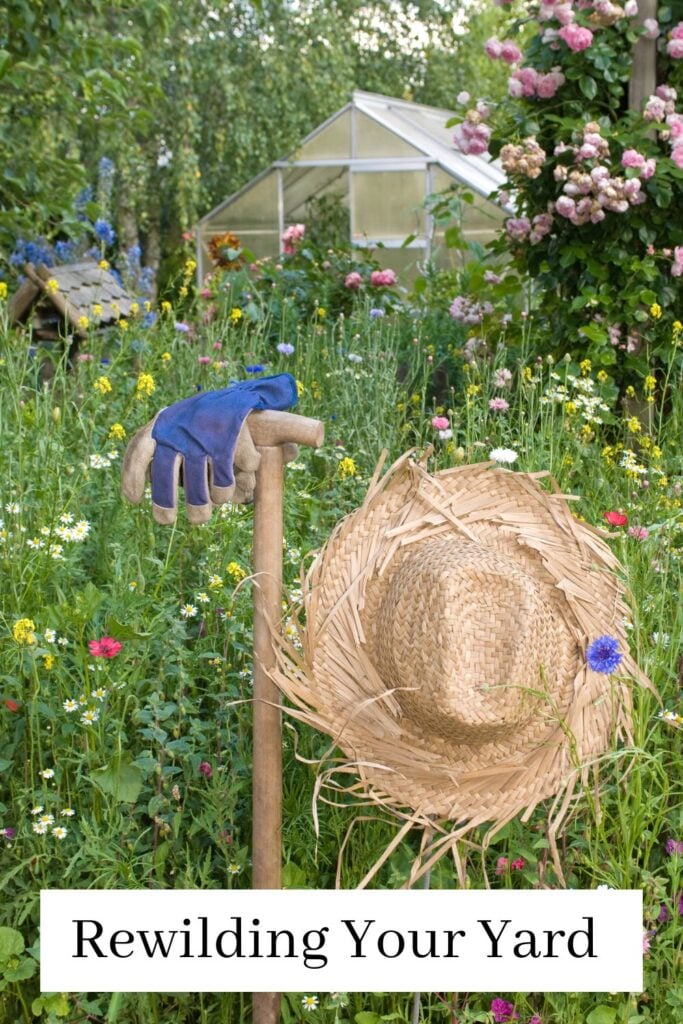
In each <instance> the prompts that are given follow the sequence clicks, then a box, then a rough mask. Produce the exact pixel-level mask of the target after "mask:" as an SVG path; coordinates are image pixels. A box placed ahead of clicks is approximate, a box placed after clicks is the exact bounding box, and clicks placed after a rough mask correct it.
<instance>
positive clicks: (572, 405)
mask: <svg viewBox="0 0 683 1024" xmlns="http://www.w3.org/2000/svg"><path fill="white" fill-rule="evenodd" d="M564 411H565V412H566V413H567V416H573V415H574V413H575V412H576V402H565V403H564Z"/></svg>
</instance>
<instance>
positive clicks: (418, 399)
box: [410, 393, 422, 405]
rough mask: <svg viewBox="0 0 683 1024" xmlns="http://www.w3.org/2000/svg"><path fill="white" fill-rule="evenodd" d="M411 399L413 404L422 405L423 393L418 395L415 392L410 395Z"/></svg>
mask: <svg viewBox="0 0 683 1024" xmlns="http://www.w3.org/2000/svg"><path fill="white" fill-rule="evenodd" d="M410 401H411V404H412V405H420V403H421V402H422V395H418V394H417V393H415V394H413V395H411V396H410Z"/></svg>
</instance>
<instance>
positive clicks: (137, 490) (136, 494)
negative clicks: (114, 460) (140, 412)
mask: <svg viewBox="0 0 683 1024" xmlns="http://www.w3.org/2000/svg"><path fill="white" fill-rule="evenodd" d="M155 421H156V416H155V417H154V419H153V420H152V421H151V422H150V423H146V424H145V426H144V427H141V428H140V429H139V430H138V431H137V433H136V434H135V435H134V436H133V437H132V438H131V439H130V441H129V442H128V447H127V448H126V451H125V453H124V456H123V464H122V466H121V493H122V494H123V496H124V498H125V499H126V500H127V501H131V502H132V503H133V504H134V505H139V504H140V502H141V501H142V499H143V496H144V493H145V484H146V482H147V472H148V470H149V464H150V462H151V461H152V458H153V456H154V450H155V448H156V446H157V443H156V441H155V440H154V438H153V437H152V427H153V426H154V423H155Z"/></svg>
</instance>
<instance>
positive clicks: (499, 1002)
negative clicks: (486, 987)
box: [491, 999, 519, 1024]
mask: <svg viewBox="0 0 683 1024" xmlns="http://www.w3.org/2000/svg"><path fill="white" fill-rule="evenodd" d="M491 1013H492V1014H493V1019H494V1021H495V1024H508V1022H509V1021H512V1020H517V1018H518V1017H519V1014H518V1013H515V1007H514V1004H513V1003H509V1002H508V1000H507V999H492V1000H491Z"/></svg>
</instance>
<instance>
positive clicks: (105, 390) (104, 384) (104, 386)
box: [93, 377, 112, 395]
mask: <svg viewBox="0 0 683 1024" xmlns="http://www.w3.org/2000/svg"><path fill="white" fill-rule="evenodd" d="M93 387H94V389H95V391H97V392H98V393H99V394H100V395H108V394H109V392H110V391H111V390H112V387H111V381H110V380H109V377H98V378H97V380H96V381H93Z"/></svg>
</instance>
